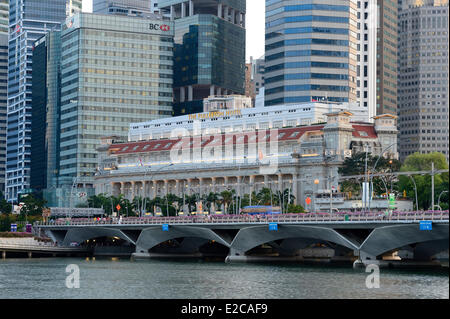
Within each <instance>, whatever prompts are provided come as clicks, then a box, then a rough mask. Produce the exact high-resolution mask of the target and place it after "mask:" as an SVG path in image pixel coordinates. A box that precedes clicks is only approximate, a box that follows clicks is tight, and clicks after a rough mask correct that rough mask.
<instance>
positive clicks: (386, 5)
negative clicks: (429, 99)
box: [376, 0, 398, 115]
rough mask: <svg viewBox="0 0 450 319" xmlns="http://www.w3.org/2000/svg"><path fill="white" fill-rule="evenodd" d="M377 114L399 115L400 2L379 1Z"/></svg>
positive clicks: (390, 0) (391, 0)
mask: <svg viewBox="0 0 450 319" xmlns="http://www.w3.org/2000/svg"><path fill="white" fill-rule="evenodd" d="M378 16H379V22H378V28H377V48H376V54H377V56H376V63H377V66H376V74H377V76H376V82H377V83H376V104H377V106H376V112H377V114H394V115H397V108H398V107H397V104H398V101H397V90H398V87H397V81H398V70H397V69H398V57H397V53H398V41H397V40H398V31H397V30H398V2H397V1H396V0H395V1H393V0H379V1H378Z"/></svg>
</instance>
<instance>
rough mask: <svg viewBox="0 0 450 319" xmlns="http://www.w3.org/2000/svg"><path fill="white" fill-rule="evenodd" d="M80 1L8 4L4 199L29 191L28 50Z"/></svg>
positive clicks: (20, 0) (39, 0) (41, 0)
mask: <svg viewBox="0 0 450 319" xmlns="http://www.w3.org/2000/svg"><path fill="white" fill-rule="evenodd" d="M81 7H82V1H81V0H11V1H10V3H9V48H8V79H9V80H8V120H7V123H8V125H7V127H8V128H7V167H6V198H7V200H8V201H10V202H13V201H14V202H15V201H17V199H18V194H19V193H28V192H31V191H32V190H31V187H30V182H31V180H30V169H31V117H32V114H31V113H32V111H31V109H32V56H33V51H32V47H33V44H34V43H35V41H36V40H38V39H39V38H41V37H42V36H43V35H45V34H46V33H47V32H48V31H52V30H59V29H60V26H61V22H63V21H64V20H65V19H66V17H67V16H70V15H71V14H73V13H75V12H79V11H81Z"/></svg>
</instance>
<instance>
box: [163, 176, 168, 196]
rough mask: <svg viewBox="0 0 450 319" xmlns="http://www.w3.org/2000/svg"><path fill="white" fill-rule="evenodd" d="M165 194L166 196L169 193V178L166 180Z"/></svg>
mask: <svg viewBox="0 0 450 319" xmlns="http://www.w3.org/2000/svg"><path fill="white" fill-rule="evenodd" d="M164 194H165V195H166V196H167V194H169V181H168V180H167V179H165V180H164Z"/></svg>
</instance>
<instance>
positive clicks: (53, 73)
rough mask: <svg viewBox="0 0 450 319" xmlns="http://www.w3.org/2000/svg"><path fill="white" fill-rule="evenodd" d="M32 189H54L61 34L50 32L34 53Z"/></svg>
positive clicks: (58, 121) (38, 44) (57, 163)
mask: <svg viewBox="0 0 450 319" xmlns="http://www.w3.org/2000/svg"><path fill="white" fill-rule="evenodd" d="M32 85H33V94H32V119H33V121H32V123H31V124H32V125H31V132H32V136H31V188H32V189H33V191H34V192H37V193H40V192H41V191H43V190H44V189H46V188H49V189H50V190H54V189H55V188H56V187H57V177H58V171H59V127H60V111H61V110H60V108H61V105H60V96H61V32H60V31H52V32H49V33H48V34H46V35H45V36H43V37H42V38H41V39H39V40H38V41H37V42H36V43H35V45H34V49H33V81H32Z"/></svg>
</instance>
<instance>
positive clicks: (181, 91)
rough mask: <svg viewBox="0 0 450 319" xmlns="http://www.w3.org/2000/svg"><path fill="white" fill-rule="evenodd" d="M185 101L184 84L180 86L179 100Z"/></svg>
mask: <svg viewBox="0 0 450 319" xmlns="http://www.w3.org/2000/svg"><path fill="white" fill-rule="evenodd" d="M184 101H186V88H185V87H184V86H182V87H180V102H181V103H183V102H184Z"/></svg>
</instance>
